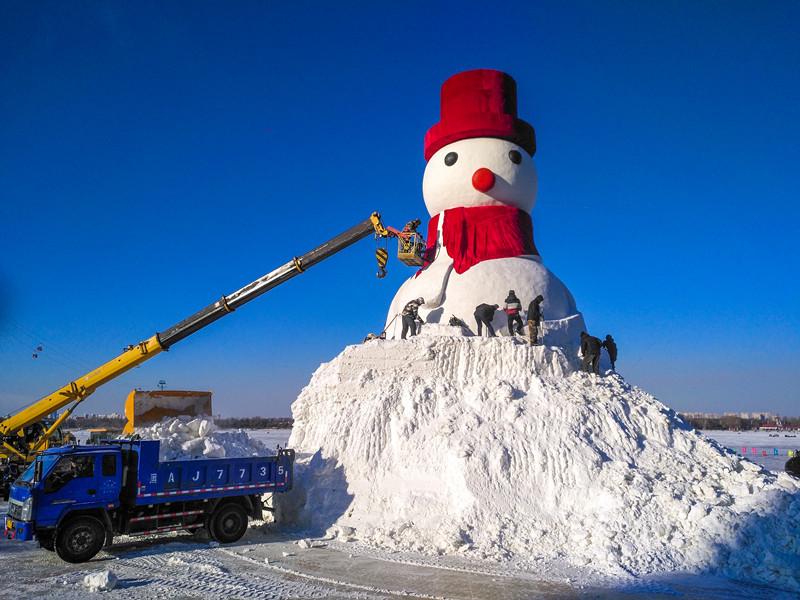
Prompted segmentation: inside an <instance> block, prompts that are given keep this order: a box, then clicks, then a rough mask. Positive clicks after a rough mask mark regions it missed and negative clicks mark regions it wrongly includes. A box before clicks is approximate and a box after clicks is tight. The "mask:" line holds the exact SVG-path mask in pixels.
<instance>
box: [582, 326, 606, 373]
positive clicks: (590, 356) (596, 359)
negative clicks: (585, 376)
mask: <svg viewBox="0 0 800 600" xmlns="http://www.w3.org/2000/svg"><path fill="white" fill-rule="evenodd" d="M602 347H603V342H601V341H600V339H599V338H596V337H594V336H593V335H589V334H588V333H586V332H585V331H581V354H582V355H583V370H584V371H586V372H587V373H594V374H595V375H600V349H601V348H602Z"/></svg>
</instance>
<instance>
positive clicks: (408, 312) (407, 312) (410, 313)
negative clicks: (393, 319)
mask: <svg viewBox="0 0 800 600" xmlns="http://www.w3.org/2000/svg"><path fill="white" fill-rule="evenodd" d="M423 304H425V300H424V299H423V298H417V299H416V300H412V301H411V302H409V303H408V304H406V305H405V308H403V312H402V313H400V316H401V317H402V320H403V332H402V333H401V334H400V339H401V340H404V339H406V334H407V333H408V332H409V331H411V335H412V336H414V335H417V321H419V322H420V324H421V323H422V319H420V318H419V307H420V306H422V305H423Z"/></svg>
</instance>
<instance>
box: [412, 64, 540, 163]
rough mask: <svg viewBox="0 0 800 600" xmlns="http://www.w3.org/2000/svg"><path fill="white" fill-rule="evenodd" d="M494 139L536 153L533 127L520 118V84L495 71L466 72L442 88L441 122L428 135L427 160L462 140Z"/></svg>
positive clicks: (457, 75)
mask: <svg viewBox="0 0 800 600" xmlns="http://www.w3.org/2000/svg"><path fill="white" fill-rule="evenodd" d="M476 137H493V138H500V139H503V140H509V141H510V142H514V143H515V144H517V145H519V146H522V148H524V149H525V150H526V151H527V152H528V154H530V155H531V156H533V155H534V154H535V153H536V134H535V133H534V131H533V127H532V126H531V125H530V124H529V123H526V122H525V121H523V120H522V119H518V118H517V83H516V82H515V81H514V79H513V78H512V77H511V75H508V74H507V73H503V72H502V71H495V70H493V69H475V70H474V71H464V72H463V73H457V74H455V75H453V76H452V77H450V78H449V79H448V80H447V81H445V82H444V84H443V85H442V108H441V120H440V121H439V122H438V123H437V124H436V125H434V126H433V127H431V128H430V129H429V130H428V133H426V134H425V160H426V161H427V160H430V158H431V156H433V155H434V154H435V153H436V151H437V150H440V149H441V148H444V147H445V146H446V145H447V144H452V143H453V142H456V141H458V140H465V139H468V138H476Z"/></svg>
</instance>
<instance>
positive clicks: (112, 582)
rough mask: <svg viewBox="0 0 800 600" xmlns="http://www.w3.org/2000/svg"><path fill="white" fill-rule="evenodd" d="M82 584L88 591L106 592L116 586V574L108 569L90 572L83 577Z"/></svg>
mask: <svg viewBox="0 0 800 600" xmlns="http://www.w3.org/2000/svg"><path fill="white" fill-rule="evenodd" d="M83 585H84V587H86V588H87V590H88V591H90V592H107V591H109V590H113V589H114V588H115V587H116V586H117V576H116V575H114V573H112V572H111V571H108V570H106V571H98V572H97V573H90V574H89V575H87V576H86V577H84V578H83Z"/></svg>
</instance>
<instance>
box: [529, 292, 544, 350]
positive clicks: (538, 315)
mask: <svg viewBox="0 0 800 600" xmlns="http://www.w3.org/2000/svg"><path fill="white" fill-rule="evenodd" d="M542 302H544V296H542V295H541V294H539V295H538V296H536V298H534V299H533V300H531V303H530V304H528V336H529V339H530V343H531V346H535V345H536V344H537V343H538V340H539V325H541V323H542Z"/></svg>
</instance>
